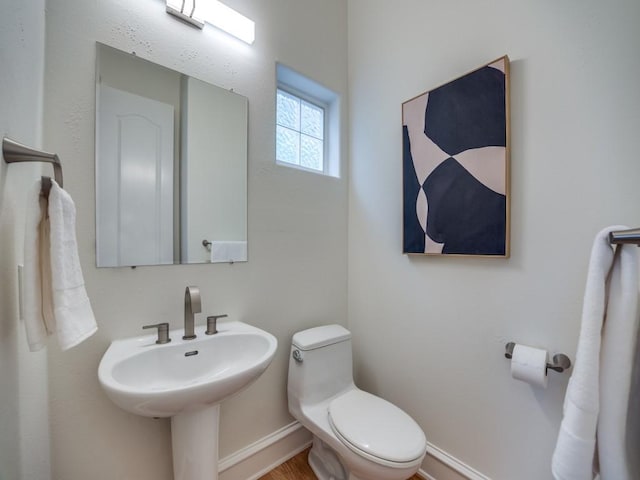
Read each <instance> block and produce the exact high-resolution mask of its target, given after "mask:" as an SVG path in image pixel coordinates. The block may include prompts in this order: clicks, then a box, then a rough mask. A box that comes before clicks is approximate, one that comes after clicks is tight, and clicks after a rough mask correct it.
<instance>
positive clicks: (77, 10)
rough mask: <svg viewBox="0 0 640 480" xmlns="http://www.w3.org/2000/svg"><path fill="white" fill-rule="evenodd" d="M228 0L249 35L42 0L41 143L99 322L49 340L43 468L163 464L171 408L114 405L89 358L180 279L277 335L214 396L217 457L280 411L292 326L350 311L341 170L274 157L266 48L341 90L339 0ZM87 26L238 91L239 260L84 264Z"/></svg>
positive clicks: (164, 299) (102, 474) (127, 9)
mask: <svg viewBox="0 0 640 480" xmlns="http://www.w3.org/2000/svg"><path fill="white" fill-rule="evenodd" d="M227 3H228V4H229V5H230V6H232V7H234V8H236V9H238V10H239V11H240V12H242V13H244V14H246V15H247V16H249V17H250V18H252V19H253V20H255V21H256V42H255V44H254V45H252V46H247V45H244V44H242V43H240V42H238V41H235V40H233V39H230V38H228V37H227V36H226V35H225V34H223V33H221V32H219V31H217V30H215V29H213V28H212V27H207V28H205V30H204V31H199V30H196V29H194V28H192V27H189V26H186V25H184V24H183V23H181V22H179V21H177V20H175V19H174V18H173V17H171V16H169V15H167V14H166V13H165V5H164V2H163V1H160V0H141V1H137V2H130V1H127V0H111V1H108V2H106V1H103V2H87V1H85V0H49V1H48V2H47V36H46V45H47V46H46V58H47V69H46V75H45V109H44V110H45V111H44V125H45V127H44V130H45V131H44V140H45V142H44V143H45V145H46V147H47V148H49V149H50V150H55V151H57V152H58V153H59V155H60V157H61V159H62V162H63V168H64V174H65V188H66V189H67V190H68V191H69V192H70V194H71V196H72V197H73V198H74V199H75V201H76V207H77V214H78V217H77V235H78V244H79V249H80V260H81V262H82V267H83V270H84V275H85V280H86V283H87V290H88V293H89V296H90V298H91V301H92V305H93V308H94V311H95V314H96V317H97V321H98V325H99V330H98V333H97V334H96V335H95V336H94V337H92V338H91V339H90V340H88V341H87V342H85V343H83V344H81V345H80V346H78V347H76V348H74V349H72V350H70V351H68V352H64V353H61V352H60V351H59V349H58V348H57V346H56V345H55V343H54V342H51V343H50V345H49V350H48V351H49V354H48V355H49V369H50V380H49V390H50V395H51V401H50V410H51V411H50V418H51V428H52V464H53V465H52V468H53V477H54V478H57V479H65V480H84V479H87V478H92V479H96V480H100V479H104V480H113V479H114V478H119V479H136V480H151V479H153V480H169V479H170V478H171V455H170V436H169V421H168V420H152V419H147V418H143V417H136V416H133V415H129V414H127V413H125V412H124V411H122V410H120V409H119V408H117V407H116V406H114V405H113V404H112V403H111V402H110V401H109V400H108V399H107V398H106V396H105V395H104V394H103V392H102V391H101V389H100V387H99V385H98V381H97V367H98V363H99V361H100V358H101V356H102V354H103V353H104V351H105V350H106V348H107V346H108V344H109V342H110V341H111V340H112V339H114V338H119V337H124V336H131V335H136V334H138V333H140V332H141V330H140V328H141V326H142V325H143V324H147V323H155V322H162V321H168V322H170V323H171V326H172V327H173V328H179V327H181V326H182V315H183V303H182V302H183V298H184V288H185V286H187V285H198V286H199V287H200V289H201V292H202V298H203V314H202V315H199V316H198V318H197V321H198V322H202V321H203V319H204V316H205V315H206V314H209V315H211V314H219V313H227V314H229V316H230V318H231V319H236V320H244V321H247V322H249V323H252V324H254V325H256V326H258V327H260V328H264V329H266V330H268V331H269V332H271V333H273V334H274V335H276V337H277V338H278V340H279V342H280V347H279V350H278V353H277V355H276V358H275V359H274V361H273V363H272V365H271V366H270V367H269V369H268V370H267V372H266V373H265V374H264V375H263V376H262V377H261V379H259V380H258V382H257V383H256V384H254V385H253V386H252V387H251V388H249V389H248V390H246V391H245V392H243V393H242V394H241V395H239V396H237V397H235V398H233V399H231V400H229V401H227V402H225V403H224V404H223V406H222V418H221V428H220V442H221V449H220V454H221V456H222V457H224V456H227V455H229V454H230V453H233V452H235V451H236V450H238V449H240V448H242V447H244V446H247V445H248V444H250V443H251V442H253V441H255V440H257V439H259V438H261V437H263V436H265V435H267V434H269V433H271V432H274V431H275V430H277V429H278V428H280V427H282V426H284V425H286V424H288V423H289V422H291V420H292V419H291V417H290V416H289V414H288V412H287V406H286V387H285V384H286V371H287V361H288V343H289V341H290V338H291V335H292V334H293V332H294V331H296V330H298V329H302V328H305V327H307V326H311V325H315V324H317V323H320V322H325V321H335V322H339V323H343V324H344V323H345V322H346V312H347V303H346V302H347V295H346V282H347V276H346V275H347V270H346V264H347V260H346V242H347V240H346V231H347V230H346V229H347V181H346V175H343V177H342V178H341V179H336V178H326V177H322V176H319V175H313V174H308V173H306V172H300V171H298V170H293V169H288V168H285V167H276V166H275V161H274V152H275V147H274V131H275V126H274V117H275V62H276V60H278V61H281V62H283V63H285V64H287V65H290V66H292V67H294V68H296V69H297V70H299V71H301V72H303V73H305V74H307V75H309V76H311V77H313V78H315V79H317V80H318V81H320V82H322V83H324V84H326V85H327V86H328V87H330V88H332V89H333V90H335V91H337V92H339V93H341V94H342V95H346V91H347V77H346V71H347V67H346V61H347V57H346V49H345V47H344V46H345V45H346V3H345V2H344V0H327V1H323V2H316V1H313V0H303V1H301V0H273V1H269V2H254V1H249V0H235V1H228V2H227ZM79 19H80V20H79ZM328 31H330V32H332V34H331V35H327V34H326V32H328ZM96 41H100V42H103V43H106V44H109V45H112V46H114V47H116V48H120V49H122V50H126V51H132V50H135V51H136V53H137V54H138V56H140V57H143V58H146V59H149V60H151V61H154V62H156V63H160V64H163V65H165V66H167V67H169V68H173V69H176V70H181V71H183V72H185V73H186V74H188V75H191V76H194V77H196V78H199V79H202V80H204V81H207V82H210V83H214V84H218V85H220V86H222V87H224V88H233V89H234V90H235V91H236V92H238V93H240V94H242V95H245V96H246V97H248V98H249V172H248V177H249V182H248V190H249V194H248V197H249V208H248V225H249V229H248V239H249V255H250V261H249V262H248V263H243V264H234V265H232V266H231V265H226V264H220V265H185V266H167V267H138V268H137V269H135V270H132V269H129V268H119V269H96V268H95V267H94V265H95V253H94V243H95V233H94V227H95V215H94V150H93V149H94V140H93V139H94V131H93V129H94V114H95V112H94V91H95V85H94V82H95V78H94V71H95V42H96ZM343 119H344V120H346V114H343ZM343 125H345V126H344V127H343V133H346V123H345V124H343ZM343 153H345V154H346V146H345V147H344V150H343ZM346 171H347V168H346V164H345V167H344V168H343V172H344V173H345V174H346ZM239 480H240V479H239Z"/></svg>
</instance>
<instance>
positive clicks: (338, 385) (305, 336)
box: [287, 325, 353, 416]
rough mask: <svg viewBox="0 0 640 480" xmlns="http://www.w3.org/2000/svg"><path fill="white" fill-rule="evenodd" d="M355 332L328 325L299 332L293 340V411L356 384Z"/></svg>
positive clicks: (290, 382) (290, 384) (290, 391)
mask: <svg viewBox="0 0 640 480" xmlns="http://www.w3.org/2000/svg"><path fill="white" fill-rule="evenodd" d="M352 367H353V365H352V357H351V333H350V332H349V330H347V329H346V328H344V327H342V326H340V325H325V326H322V327H315V328H310V329H308V330H303V331H301V332H298V333H296V334H295V335H294V336H293V338H292V340H291V352H290V356H289V380H288V382H287V393H288V398H289V411H290V412H291V413H292V414H293V415H294V416H296V415H297V413H299V412H300V409H301V407H302V406H303V405H312V404H315V403H318V402H321V401H323V400H326V399H328V398H330V397H333V396H334V395H336V394H338V393H340V392H342V391H344V390H346V389H348V388H351V387H352V386H353V370H352Z"/></svg>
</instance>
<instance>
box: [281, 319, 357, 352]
mask: <svg viewBox="0 0 640 480" xmlns="http://www.w3.org/2000/svg"><path fill="white" fill-rule="evenodd" d="M350 338H351V332H349V330H347V329H346V328H344V327H343V326H342V325H324V326H322V327H314V328H309V329H308V330H302V331H301V332H298V333H296V334H294V335H293V339H292V341H291V343H293V345H294V346H295V347H296V348H299V349H300V350H313V349H314V348H320V347H326V346H327V345H332V344H334V343H339V342H344V341H345V340H349V339H350Z"/></svg>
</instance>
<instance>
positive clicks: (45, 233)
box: [23, 180, 98, 351]
mask: <svg viewBox="0 0 640 480" xmlns="http://www.w3.org/2000/svg"><path fill="white" fill-rule="evenodd" d="M40 183H41V182H40V181H38V182H37V184H36V186H35V187H34V189H33V190H32V191H31V192H30V193H29V198H28V201H29V202H30V205H29V206H28V213H27V224H26V231H25V254H24V255H25V262H24V276H23V280H24V281H23V291H24V320H25V328H26V331H27V340H28V342H29V348H30V349H31V350H32V351H35V350H39V349H40V348H42V347H43V346H44V345H45V339H46V336H47V335H50V334H53V333H55V334H56V335H57V337H58V343H59V344H60V348H61V349H62V350H67V349H69V348H71V347H74V346H76V345H77V344H79V343H80V342H82V341H83V340H85V339H86V338H88V337H90V336H91V335H93V334H94V333H95V332H96V330H97V328H98V327H97V324H96V321H95V317H94V315H93V310H92V309H91V304H90V302H89V298H88V296H87V293H86V291H85V288H84V279H83V276H82V270H81V268H80V259H79V257H78V246H77V242H76V234H75V218H76V210H75V205H74V204H73V200H72V199H71V197H70V196H69V194H68V193H67V192H65V191H64V190H63V189H62V188H60V187H59V186H58V184H57V183H56V182H55V181H53V180H52V181H51V190H50V192H49V199H48V202H47V200H46V199H44V198H42V197H40V196H39V192H40ZM47 204H48V207H47Z"/></svg>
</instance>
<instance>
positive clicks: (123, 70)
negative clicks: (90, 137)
mask: <svg viewBox="0 0 640 480" xmlns="http://www.w3.org/2000/svg"><path fill="white" fill-rule="evenodd" d="M96 48H97V56H96V58H97V66H96V258H97V264H98V267H121V266H141V265H167V264H178V263H183V264H184V263H216V262H238V261H246V260H247V117H248V100H247V98H246V97H243V96H241V95H238V94H236V93H234V92H232V91H229V90H225V89H223V88H221V87H218V86H215V85H211V84H209V83H205V82H203V81H200V80H198V79H195V78H193V77H189V76H187V75H184V74H182V73H180V72H177V71H174V70H171V69H168V68H165V67H162V66H160V65H157V64H154V63H152V62H149V61H147V60H143V59H141V58H138V57H137V56H135V55H131V54H128V53H125V52H122V51H120V50H116V49H114V48H112V47H109V46H107V45H102V44H99V43H98V44H97V47H96Z"/></svg>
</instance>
